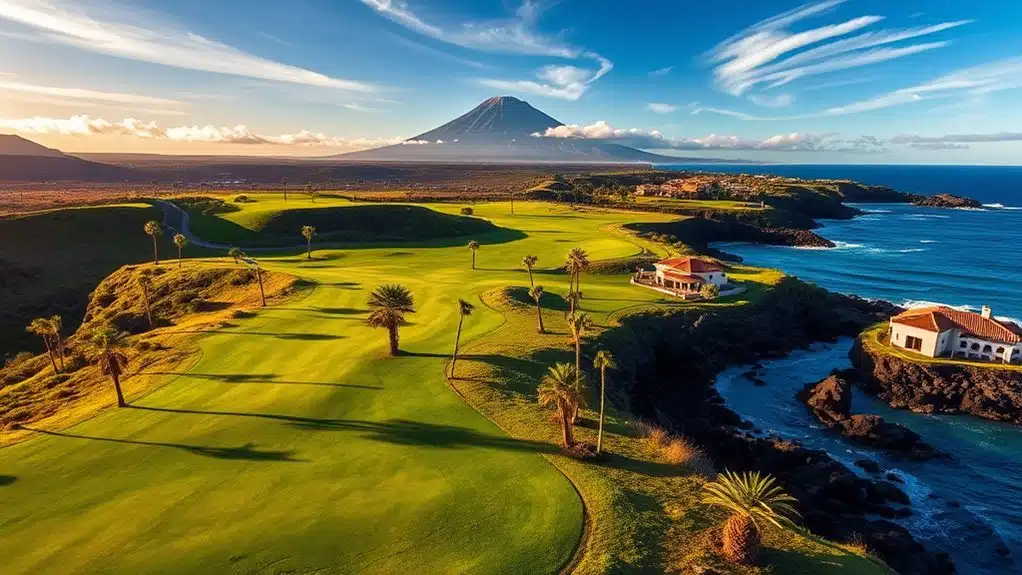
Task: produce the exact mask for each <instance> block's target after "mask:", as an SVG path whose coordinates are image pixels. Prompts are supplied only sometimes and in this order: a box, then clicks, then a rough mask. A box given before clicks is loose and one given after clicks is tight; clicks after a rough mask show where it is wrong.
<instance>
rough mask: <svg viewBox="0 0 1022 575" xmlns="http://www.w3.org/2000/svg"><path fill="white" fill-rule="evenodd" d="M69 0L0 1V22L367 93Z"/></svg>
mask: <svg viewBox="0 0 1022 575" xmlns="http://www.w3.org/2000/svg"><path fill="white" fill-rule="evenodd" d="M81 4H82V3H81V2H75V1H72V0H48V1H43V0H3V1H2V2H0V18H3V19H6V20H9V21H12V22H16V23H18V24H22V25H24V26H26V27H29V28H33V29H35V30H36V31H38V32H39V36H38V38H39V39H40V40H44V41H48V42H55V43H59V44H66V45H69V46H75V47H77V48H81V49H83V50H88V51H91V52H98V53H100V54H106V55H110V56H116V57H119V58H127V59H130V60H138V61H142V62H150V63H154V64H163V65H165V66H173V67H176V68H184V69H188V70H198V71H203V72H213V73H217V74H228V75H232V76H243V77H248V78H257V79H261V80H272V81H275V82H286V83H293V84H304V85H309V86H320V87H325V88H337V89H342V90H350V91H356V92H372V91H375V89H376V88H375V87H374V86H372V85H370V84H365V83H362V82H356V81H352V80H344V79H340V78H334V77H331V76H327V75H325V74H320V73H318V72H314V71H312V70H308V69H305V68H300V67H298V66H292V65H289V64H284V63H281V62H275V61H272V60H267V59H265V58H261V57H259V56H255V55H253V54H249V53H246V52H242V51H241V50H238V49H236V48H233V47H231V46H228V45H226V44H221V43H219V42H216V41H214V40H210V39H208V38H204V37H202V36H199V35H198V34H194V33H192V32H189V31H187V30H181V29H176V28H173V27H169V26H165V25H161V24H160V23H159V22H158V21H157V20H156V19H153V18H151V17H147V18H144V19H140V18H139V16H140V15H141V14H142V13H141V12H140V11H138V10H132V11H127V10H124V9H120V8H118V7H116V6H115V5H114V4H110V3H102V4H95V3H93V4H90V5H89V6H90V9H89V10H86V9H85V8H84V7H83V6H82V5H81Z"/></svg>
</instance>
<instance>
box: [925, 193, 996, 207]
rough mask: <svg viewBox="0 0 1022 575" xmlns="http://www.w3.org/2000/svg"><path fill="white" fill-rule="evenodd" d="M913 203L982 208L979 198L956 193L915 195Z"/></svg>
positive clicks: (932, 205)
mask: <svg viewBox="0 0 1022 575" xmlns="http://www.w3.org/2000/svg"><path fill="white" fill-rule="evenodd" d="M912 205H914V206H925V207H930V208H980V207H983V205H982V204H980V203H979V201H978V200H974V199H972V198H966V197H963V196H956V195H954V194H937V195H935V196H913V197H912Z"/></svg>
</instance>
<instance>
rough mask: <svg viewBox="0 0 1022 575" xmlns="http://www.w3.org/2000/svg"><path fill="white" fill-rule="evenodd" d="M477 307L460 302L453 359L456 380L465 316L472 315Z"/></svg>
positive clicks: (452, 373) (452, 369)
mask: <svg viewBox="0 0 1022 575" xmlns="http://www.w3.org/2000/svg"><path fill="white" fill-rule="evenodd" d="M475 308H476V306H474V305H472V304H470V303H468V302H467V301H465V300H463V299H459V300H458V335H457V337H456V338H455V339H454V358H453V359H451V379H454V366H455V365H457V363H458V348H459V347H460V346H461V326H462V324H464V323H465V316H470V315H472V311H473V310H475Z"/></svg>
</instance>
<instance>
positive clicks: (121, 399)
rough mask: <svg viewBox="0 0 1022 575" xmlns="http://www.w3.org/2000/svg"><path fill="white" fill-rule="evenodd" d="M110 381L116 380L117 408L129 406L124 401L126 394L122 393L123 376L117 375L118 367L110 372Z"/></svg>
mask: <svg viewBox="0 0 1022 575" xmlns="http://www.w3.org/2000/svg"><path fill="white" fill-rule="evenodd" d="M110 379H112V380H114V389H115V390H117V407H124V406H126V405H128V404H127V402H125V401H124V392H122V391H121V376H120V375H119V374H118V373H117V368H116V367H114V368H112V369H111V370H110Z"/></svg>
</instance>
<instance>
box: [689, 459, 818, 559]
mask: <svg viewBox="0 0 1022 575" xmlns="http://www.w3.org/2000/svg"><path fill="white" fill-rule="evenodd" d="M703 490H704V493H703V498H702V502H703V503H706V504H708V505H713V506H716V507H722V508H724V509H727V510H728V511H730V512H731V517H730V518H728V520H727V523H725V524H724V533H723V543H724V546H723V551H724V556H725V557H726V558H727V559H728V560H729V561H733V562H735V563H743V564H749V563H753V562H755V561H756V558H757V557H758V556H759V550H760V526H761V523H762V522H763V521H766V522H768V523H771V524H773V525H776V526H777V527H785V526H790V525H792V521H791V519H789V517H792V516H794V517H799V513H798V511H796V510H795V507H794V506H793V505H792V504H793V503H795V502H796V500H795V498H794V497H792V496H790V495H788V494H787V493H785V492H784V490H783V489H781V488H780V486H778V485H777V484H776V480H775V479H774V478H773V477H771V476H769V475H761V474H760V473H759V472H758V471H753V472H748V471H746V472H744V473H742V474H741V475H739V474H737V473H734V472H731V471H725V472H724V473H723V475H720V476H718V477H717V479H716V480H714V481H711V482H709V483H707V484H706V485H704V486H703Z"/></svg>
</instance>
